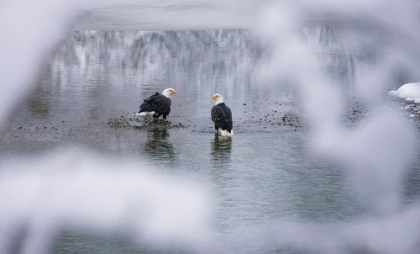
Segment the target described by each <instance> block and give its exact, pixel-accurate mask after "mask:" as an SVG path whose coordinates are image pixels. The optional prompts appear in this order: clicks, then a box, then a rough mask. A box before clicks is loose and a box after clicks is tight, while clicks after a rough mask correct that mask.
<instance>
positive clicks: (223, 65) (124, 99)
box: [0, 6, 420, 253]
mask: <svg viewBox="0 0 420 254" xmlns="http://www.w3.org/2000/svg"><path fill="white" fill-rule="evenodd" d="M195 7H197V6H195ZM195 7H194V8H195ZM197 8H198V7H197ZM125 11H126V10H125ZM99 13H100V12H99ZM97 15H99V16H100V14H97ZM94 17H95V16H94ZM90 18H92V17H90ZM96 18H97V17H96ZM89 20H90V19H87V21H85V24H87V25H86V27H88V25H90V23H89ZM222 23H223V21H222ZM117 26H118V24H117ZM156 26H157V27H159V26H161V24H157V25H156ZM81 27H82V26H81ZM102 28H103V30H107V29H108V28H109V27H108V26H107V25H106V24H102ZM149 28H152V29H153V28H154V26H151V27H149ZM339 53H340V52H339ZM341 53H343V54H342V57H341V58H340V57H337V60H336V61H337V63H339V64H338V65H339V66H338V65H337V64H334V63H332V64H331V65H332V67H331V69H332V72H333V73H335V72H334V70H336V69H335V68H338V69H340V68H343V69H346V68H347V67H348V66H347V65H346V63H347V62H348V61H346V59H347V58H345V57H346V56H348V55H347V54H346V52H341ZM337 55H340V54H337V53H336V52H335V56H337ZM267 57H268V53H267V52H266V51H264V49H263V47H262V46H261V45H260V42H259V41H258V40H256V39H255V38H254V37H253V35H252V34H251V33H250V32H249V31H247V30H208V31H175V32H173V31H166V32H143V31H123V32H97V31H95V32H90V31H87V32H73V33H72V34H71V35H70V36H69V37H68V38H67V39H66V40H65V41H64V43H63V44H62V45H60V46H59V47H58V48H57V49H56V52H55V53H54V54H53V56H52V57H51V59H50V63H49V65H48V67H46V68H45V70H44V75H43V77H42V79H41V81H40V82H39V84H38V86H37V89H36V90H35V91H34V93H33V94H32V95H31V96H30V98H28V100H27V101H25V102H23V103H22V104H21V106H20V107H19V108H18V109H17V110H16V111H15V112H14V114H13V115H12V116H11V117H10V120H9V122H8V124H7V127H6V128H5V131H3V133H2V138H1V140H0V149H1V150H0V157H1V159H2V160H4V159H5V158H11V157H20V156H22V157H27V156H34V157H35V156H38V155H40V154H47V153H51V152H52V153H54V152H55V151H59V150H63V149H68V150H76V151H84V150H85V149H88V150H89V151H92V152H93V153H97V154H100V155H101V156H105V157H108V158H111V159H115V160H117V159H124V158H127V159H133V158H135V159H138V160H141V161H146V163H147V164H149V165H153V166H154V168H156V170H158V171H161V172H165V173H168V174H174V175H178V176H179V175H186V176H188V177H192V178H193V179H194V180H195V181H197V182H201V183H204V184H207V185H209V186H210V187H211V190H212V192H214V194H215V195H214V196H215V197H216V198H217V203H218V209H217V211H216V216H215V222H214V226H215V228H216V230H217V232H218V233H220V234H222V235H223V234H225V233H226V234H227V233H229V232H230V231H231V230H234V229H236V228H238V227H241V226H246V225H258V224H262V223H269V222H270V221H272V220H276V219H283V218H287V219H291V220H304V221H310V222H315V223H339V222H349V221H351V220H352V219H354V218H358V217H363V216H365V215H366V214H369V211H367V210H366V207H365V206H364V204H363V203H362V202H361V201H360V200H359V199H358V197H357V194H356V193H355V192H354V190H352V189H351V188H350V187H349V184H348V183H347V182H346V180H345V178H344V176H343V173H342V172H341V171H340V169H339V168H337V166H336V165H332V164H331V163H330V162H328V161H326V160H324V159H322V158H319V157H318V156H317V154H316V153H315V151H314V150H313V149H312V148H311V147H310V145H309V144H310V142H309V138H310V137H309V135H308V133H309V130H308V127H307V126H305V124H304V122H303V121H301V119H300V118H299V116H300V108H299V103H298V98H296V91H295V90H294V89H292V88H291V87H290V86H288V85H287V84H278V85H277V86H272V85H271V86H269V85H265V84H261V83H260V82H259V81H257V80H256V79H255V76H254V72H253V71H254V69H255V66H256V65H257V64H258V63H259V61H261V60H264V59H266V58H267ZM343 57H344V58H343ZM343 59H344V60H343ZM347 60H348V59H347ZM337 66H338V67H337ZM340 75H344V77H341V78H342V79H343V80H344V81H343V83H346V82H347V81H348V79H350V77H349V76H346V75H350V76H351V71H349V72H348V73H347V74H342V73H341V74H340ZM166 87H173V88H175V89H176V90H177V91H178V94H177V95H175V96H173V97H172V101H173V108H172V111H171V114H170V116H169V121H170V122H169V123H151V122H150V121H149V120H144V119H136V118H135V117H134V113H135V112H136V111H137V110H138V107H139V105H140V103H141V101H142V100H143V99H144V98H145V97H147V96H149V95H151V94H153V93H154V92H156V91H159V92H161V91H162V90H163V89H164V88H166ZM216 92H217V93H220V94H222V95H223V96H224V97H225V100H226V103H227V105H229V106H230V107H231V109H232V111H233V115H234V116H233V120H234V131H235V136H234V137H233V138H232V139H225V138H219V137H217V136H215V135H214V133H213V126H212V122H211V120H210V109H211V107H212V105H213V101H212V100H211V99H210V96H211V95H212V94H213V93H216ZM418 168H419V167H418V165H414V166H413V170H412V175H411V179H410V180H409V183H408V184H407V185H406V187H405V189H406V193H408V195H407V197H406V200H407V202H410V201H411V200H413V199H415V198H416V197H417V195H418V192H419V191H418V190H419V189H420V184H419V182H418V181H417V179H419V178H418V175H417V173H416V172H417V171H418ZM108 237H109V236H97V235H91V234H89V233H86V232H77V231H76V232H63V234H62V235H61V237H60V238H59V241H58V242H57V244H56V247H55V249H54V253H139V252H143V251H149V250H148V249H147V248H146V247H145V248H146V250H144V249H142V248H143V247H142V246H141V245H140V246H138V245H135V244H133V243H132V242H130V241H129V239H127V238H124V237H122V236H118V237H110V238H108Z"/></svg>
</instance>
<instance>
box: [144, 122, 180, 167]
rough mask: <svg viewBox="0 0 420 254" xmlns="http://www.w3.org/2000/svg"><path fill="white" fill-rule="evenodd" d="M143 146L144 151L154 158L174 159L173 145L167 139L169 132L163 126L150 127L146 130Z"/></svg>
mask: <svg viewBox="0 0 420 254" xmlns="http://www.w3.org/2000/svg"><path fill="white" fill-rule="evenodd" d="M144 147H145V151H146V153H147V154H148V155H149V156H151V157H152V158H154V159H159V160H162V161H173V160H175V157H176V155H175V152H174V146H173V145H172V143H171V142H170V141H169V132H168V129H167V128H166V127H164V126H159V127H152V128H150V129H149V130H147V141H146V143H145V144H144Z"/></svg>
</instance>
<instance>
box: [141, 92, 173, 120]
mask: <svg viewBox="0 0 420 254" xmlns="http://www.w3.org/2000/svg"><path fill="white" fill-rule="evenodd" d="M172 94H176V90H175V89H173V88H167V89H165V90H163V92H162V94H160V93H158V92H156V93H155V94H154V95H152V96H150V97H149V98H147V99H145V100H144V102H143V103H142V104H141V105H140V111H139V112H138V113H137V114H136V116H147V115H152V116H153V118H154V119H157V120H158V119H159V117H160V116H161V115H163V121H165V122H166V121H167V120H166V117H167V116H168V115H169V113H170V112H171V95H172Z"/></svg>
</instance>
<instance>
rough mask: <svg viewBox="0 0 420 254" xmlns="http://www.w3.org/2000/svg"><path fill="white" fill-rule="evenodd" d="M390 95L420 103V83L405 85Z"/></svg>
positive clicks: (392, 91)
mask: <svg viewBox="0 0 420 254" xmlns="http://www.w3.org/2000/svg"><path fill="white" fill-rule="evenodd" d="M388 95H390V96H394V97H398V98H401V99H405V100H406V101H413V102H414V103H420V82H416V83H407V84H404V85H402V86H400V87H399V88H398V89H397V90H391V91H389V92H388Z"/></svg>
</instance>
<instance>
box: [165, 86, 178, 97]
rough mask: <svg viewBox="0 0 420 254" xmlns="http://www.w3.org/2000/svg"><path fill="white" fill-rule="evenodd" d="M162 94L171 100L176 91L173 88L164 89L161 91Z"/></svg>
mask: <svg viewBox="0 0 420 254" xmlns="http://www.w3.org/2000/svg"><path fill="white" fill-rule="evenodd" d="M162 94H163V95H165V96H166V97H168V98H171V95H172V94H176V90H175V89H173V88H166V89H165V90H163V92H162Z"/></svg>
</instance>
